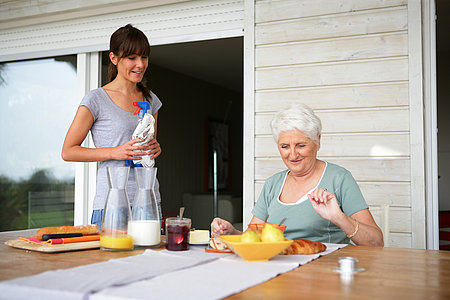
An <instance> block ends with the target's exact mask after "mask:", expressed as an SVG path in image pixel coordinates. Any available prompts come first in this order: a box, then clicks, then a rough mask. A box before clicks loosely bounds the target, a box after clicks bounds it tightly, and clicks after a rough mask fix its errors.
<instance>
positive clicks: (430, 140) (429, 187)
mask: <svg viewBox="0 0 450 300" xmlns="http://www.w3.org/2000/svg"><path fill="white" fill-rule="evenodd" d="M435 16H436V5H435V1H434V0H424V1H422V17H423V29H422V32H423V36H422V40H423V94H424V95H423V96H424V123H425V178H426V190H425V194H426V210H427V213H426V224H427V249H434V250H438V249H439V193H438V155H437V153H438V146H437V94H436V18H435Z"/></svg>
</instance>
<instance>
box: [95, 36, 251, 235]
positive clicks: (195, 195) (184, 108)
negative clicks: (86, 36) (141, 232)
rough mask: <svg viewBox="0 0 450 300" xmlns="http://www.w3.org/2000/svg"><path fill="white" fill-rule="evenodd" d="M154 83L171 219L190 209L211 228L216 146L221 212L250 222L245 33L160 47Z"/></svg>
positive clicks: (165, 204)
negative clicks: (245, 199)
mask: <svg viewBox="0 0 450 300" xmlns="http://www.w3.org/2000/svg"><path fill="white" fill-rule="evenodd" d="M107 58H108V56H107V52H104V53H103V68H102V69H103V72H102V74H103V75H102V79H103V80H102V81H103V83H102V84H105V83H106V82H105V80H106V78H107V76H106V70H107V62H108V60H107ZM146 84H147V86H148V87H149V88H150V89H151V90H152V91H153V92H154V93H155V94H156V95H157V96H158V98H159V99H160V100H161V101H162V103H163V106H162V108H161V109H160V111H159V113H158V126H157V127H158V128H157V139H158V142H159V143H160V144H161V148H162V154H161V156H160V157H159V158H157V160H156V167H157V168H158V175H157V177H158V180H159V182H160V193H161V199H162V211H163V216H172V215H176V214H177V212H178V211H179V208H180V207H181V206H184V207H185V213H184V215H185V216H186V217H190V218H191V219H192V227H194V228H198V229H208V228H209V224H210V222H211V221H212V219H213V217H214V207H213V203H214V197H213V194H214V189H213V176H212V174H213V150H214V149H215V150H216V151H217V183H218V184H217V199H218V209H217V212H218V216H220V217H223V218H225V219H227V220H229V221H230V222H232V223H233V224H236V225H237V226H238V227H239V226H242V225H241V222H242V181H243V178H242V174H243V170H242V165H243V158H242V148H243V38H242V37H238V38H226V39H216V40H206V41H198V42H188V43H176V44H169V45H160V46H152V48H151V53H150V58H149V67H148V69H147V72H146Z"/></svg>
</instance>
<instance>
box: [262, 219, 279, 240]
mask: <svg viewBox="0 0 450 300" xmlns="http://www.w3.org/2000/svg"><path fill="white" fill-rule="evenodd" d="M261 241H262V242H280V241H284V235H283V232H282V231H281V230H280V229H278V228H276V227H275V226H273V225H272V224H269V223H266V224H265V225H264V228H263V230H262V232H261Z"/></svg>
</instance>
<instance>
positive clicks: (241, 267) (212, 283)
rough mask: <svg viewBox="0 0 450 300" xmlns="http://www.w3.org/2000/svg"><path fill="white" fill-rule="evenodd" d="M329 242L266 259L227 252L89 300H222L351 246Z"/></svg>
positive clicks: (102, 293)
mask: <svg viewBox="0 0 450 300" xmlns="http://www.w3.org/2000/svg"><path fill="white" fill-rule="evenodd" d="M326 245H327V250H326V251H325V252H322V253H319V254H313V255H277V256H276V257H274V258H272V259H271V260H269V261H266V262H246V261H244V260H242V259H241V258H240V257H238V256H236V255H227V256H224V257H221V258H220V259H218V260H214V261H208V262H206V263H204V264H200V265H196V266H193V267H190V268H186V269H183V270H178V271H174V272H171V273H166V274H163V275H161V276H156V277H154V278H151V279H148V280H142V281H139V282H135V283H133V284H129V285H125V286H121V287H112V288H107V289H105V290H103V291H101V292H98V293H95V294H93V295H91V296H90V297H89V300H125V299H164V300H170V299H180V298H183V299H185V300H186V299H202V300H203V299H221V298H224V297H227V296H230V295H232V294H235V293H238V292H241V291H243V290H245V289H248V288H250V287H252V286H255V285H257V284H260V283H262V282H265V281H267V280H269V279H272V278H274V277H276V276H278V275H279V274H282V273H285V272H288V271H290V270H292V269H295V268H297V267H298V266H300V265H304V264H307V263H308V262H310V261H312V260H314V259H316V258H318V257H320V256H324V255H327V254H329V253H331V252H334V251H336V250H337V249H339V248H343V247H345V246H347V245H346V244H344V245H342V244H326Z"/></svg>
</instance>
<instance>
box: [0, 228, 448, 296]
mask: <svg viewBox="0 0 450 300" xmlns="http://www.w3.org/2000/svg"><path fill="white" fill-rule="evenodd" d="M36 231H37V230H33V229H32V230H21V231H10V232H2V233H0V243H1V244H0V290H1V291H2V292H1V293H0V299H30V298H34V299H175V298H180V297H182V298H185V299H255V298H270V299H272V298H283V299H285V298H296V299H297V298H302V299H303V298H306V299H310V298H314V299H318V298H319V299H323V298H327V299H342V298H348V299H361V298H364V299H372V298H374V299H375V298H376V299H410V298H413V299H449V298H450V284H449V282H450V253H449V252H446V251H437V250H423V249H405V248H387V247H368V246H354V245H345V244H325V246H326V250H325V251H322V252H320V253H316V254H312V255H274V256H273V257H271V258H270V259H267V260H258V261H251V260H250V261H249V260H246V259H244V258H243V257H241V255H242V253H241V254H239V255H238V254H236V253H235V252H230V251H228V252H225V251H224V252H223V253H222V252H213V251H206V250H207V249H208V248H209V247H210V246H209V244H206V243H205V244H199V243H196V244H191V245H189V246H188V250H185V251H170V250H168V249H167V247H166V243H165V239H166V237H165V236H161V243H160V244H159V245H156V246H152V247H134V248H133V249H132V250H129V251H102V250H100V247H96V248H92V249H79V250H78V249H77V250H67V251H56V252H45V251H38V250H27V249H23V248H19V247H14V246H11V245H10V242H11V241H17V240H18V239H19V237H24V236H33V235H34V234H36ZM8 242H9V243H8ZM54 246H58V245H54Z"/></svg>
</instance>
